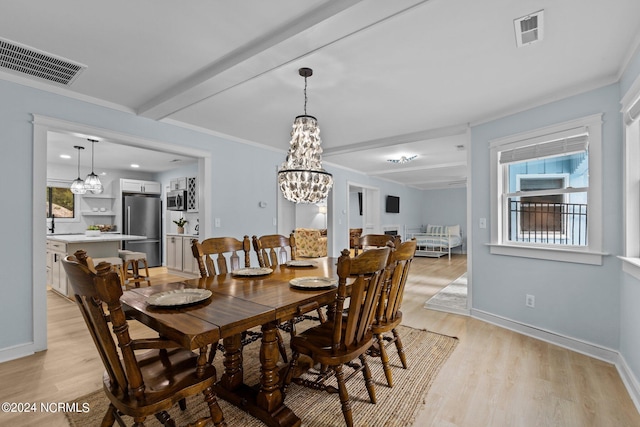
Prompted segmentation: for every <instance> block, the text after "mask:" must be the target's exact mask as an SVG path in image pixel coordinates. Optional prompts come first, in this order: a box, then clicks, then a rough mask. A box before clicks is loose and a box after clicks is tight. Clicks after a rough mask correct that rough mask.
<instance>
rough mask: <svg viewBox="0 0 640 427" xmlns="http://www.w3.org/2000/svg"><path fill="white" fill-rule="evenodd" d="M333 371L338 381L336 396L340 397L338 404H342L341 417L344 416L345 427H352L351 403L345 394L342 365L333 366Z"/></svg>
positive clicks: (346, 393) (347, 394)
mask: <svg viewBox="0 0 640 427" xmlns="http://www.w3.org/2000/svg"><path fill="white" fill-rule="evenodd" d="M333 370H334V371H335V373H336V380H337V381H338V395H339V396H340V403H341V404H342V415H344V421H345V422H346V423H347V427H353V414H352V413H351V402H349V393H348V392H347V387H346V385H345V381H344V373H343V372H342V365H338V366H334V367H333Z"/></svg>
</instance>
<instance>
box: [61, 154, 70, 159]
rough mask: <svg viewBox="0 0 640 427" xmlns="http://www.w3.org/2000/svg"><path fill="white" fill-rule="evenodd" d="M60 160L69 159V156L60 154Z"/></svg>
mask: <svg viewBox="0 0 640 427" xmlns="http://www.w3.org/2000/svg"><path fill="white" fill-rule="evenodd" d="M60 158H61V159H70V158H71V156H70V155H68V154H60Z"/></svg>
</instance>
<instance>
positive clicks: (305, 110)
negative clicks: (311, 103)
mask: <svg viewBox="0 0 640 427" xmlns="http://www.w3.org/2000/svg"><path fill="white" fill-rule="evenodd" d="M304 115H305V116H306V115H307V76H304Z"/></svg>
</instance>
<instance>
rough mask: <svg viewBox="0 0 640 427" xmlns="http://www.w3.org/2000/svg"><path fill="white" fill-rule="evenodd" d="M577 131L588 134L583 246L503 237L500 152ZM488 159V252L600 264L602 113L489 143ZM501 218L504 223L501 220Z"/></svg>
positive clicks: (502, 177) (601, 254)
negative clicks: (585, 232) (549, 243)
mask: <svg viewBox="0 0 640 427" xmlns="http://www.w3.org/2000/svg"><path fill="white" fill-rule="evenodd" d="M580 129H583V130H587V131H588V133H589V156H588V159H589V188H588V190H587V200H588V207H587V212H588V215H589V221H588V223H587V235H588V236H589V238H588V242H587V245H586V246H559V245H546V244H532V243H522V242H519V243H517V244H516V243H514V242H510V241H509V240H508V239H507V235H506V234H505V233H506V232H505V229H504V225H505V224H504V223H505V221H506V217H505V216H504V215H505V213H504V210H503V202H502V196H503V194H504V193H505V191H504V190H505V188H504V186H505V185H506V181H505V179H504V176H503V174H504V169H506V168H504V167H503V165H501V164H500V161H499V158H500V152H502V151H505V150H507V149H512V148H515V147H518V146H526V145H531V144H532V143H539V142H544V141H552V140H554V139H558V138H562V137H563V135H564V136H565V137H569V136H572V135H575V134H576V132H579V130H580ZM489 149H490V151H491V153H490V160H491V170H490V175H491V176H490V178H491V189H490V193H491V243H489V247H490V252H491V253H492V254H495V255H508V256H518V257H526V258H536V259H546V260H553V261H562V262H574V263H581V264H592V265H602V258H603V256H604V255H607V254H606V253H603V252H602V242H603V238H602V234H603V231H602V229H603V207H602V114H594V115H591V116H587V117H583V118H579V119H576V120H571V121H568V122H564V123H559V124H556V125H552V126H547V127H544V128H540V129H535V130H533V131H528V132H523V133H519V134H515V135H510V136H506V137H503V138H498V139H494V140H491V141H489ZM503 218H504V220H503Z"/></svg>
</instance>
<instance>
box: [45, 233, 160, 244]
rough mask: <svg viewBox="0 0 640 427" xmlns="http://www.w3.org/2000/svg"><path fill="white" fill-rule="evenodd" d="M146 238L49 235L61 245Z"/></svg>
mask: <svg viewBox="0 0 640 427" xmlns="http://www.w3.org/2000/svg"><path fill="white" fill-rule="evenodd" d="M146 238H147V237H146V236H134V235H131V234H112V233H102V234H100V235H99V236H87V235H85V234H57V235H56V234H49V235H47V239H48V240H53V241H56V242H61V243H99V242H121V241H123V240H144V239H146Z"/></svg>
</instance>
